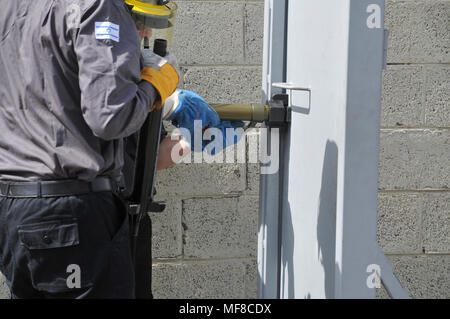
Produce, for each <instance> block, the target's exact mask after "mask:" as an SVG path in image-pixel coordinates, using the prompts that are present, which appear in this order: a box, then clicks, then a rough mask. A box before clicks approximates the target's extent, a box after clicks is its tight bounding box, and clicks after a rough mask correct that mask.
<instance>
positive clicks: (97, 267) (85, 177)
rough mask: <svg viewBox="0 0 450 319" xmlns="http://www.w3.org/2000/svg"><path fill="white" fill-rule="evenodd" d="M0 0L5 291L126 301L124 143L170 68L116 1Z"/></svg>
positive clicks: (172, 82) (129, 273)
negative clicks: (145, 44) (120, 190)
mask: <svg viewBox="0 0 450 319" xmlns="http://www.w3.org/2000/svg"><path fill="white" fill-rule="evenodd" d="M2 4H3V8H2V10H1V11H0V83H1V84H0V129H1V133H2V135H1V136H0V271H1V272H2V273H3V274H4V275H5V277H6V280H7V284H8V286H9V288H10V290H11V294H12V297H13V298H133V297H134V274H133V267H132V261H131V256H130V248H129V236H128V218H127V214H126V209H125V206H124V204H123V202H122V201H121V199H120V198H119V196H118V195H116V190H117V186H116V183H117V182H118V181H119V179H120V178H121V174H122V167H123V162H124V159H123V158H124V150H123V148H124V139H125V138H127V137H129V136H131V135H133V134H134V133H135V132H137V131H138V130H139V128H140V127H141V126H142V124H143V123H144V121H145V118H146V116H147V114H148V112H149V111H150V110H151V109H152V107H161V106H162V105H163V104H164V102H165V100H166V98H167V97H168V96H169V95H171V94H172V93H173V92H174V91H175V89H176V84H177V83H178V75H177V74H176V72H175V69H174V68H173V67H172V66H170V64H168V63H167V61H166V60H163V59H161V58H160V57H158V56H156V55H153V54H150V53H149V52H146V54H145V55H144V56H142V55H141V52H140V44H139V36H138V34H137V30H136V26H135V24H134V22H133V20H132V18H131V16H130V14H129V12H128V10H127V8H126V6H125V5H124V2H123V0H91V1H83V0H78V1H75V0H63V1H52V0H42V1H27V0H15V1H5V2H4V3H2ZM74 12H75V13H76V14H75V15H74V14H73V13H74ZM77 13H78V17H79V19H78V20H77V19H76V18H77ZM105 30H106V31H105ZM141 62H142V63H141ZM208 111H210V110H209V109H208ZM199 114H200V115H201V116H200V117H202V116H204V114H205V112H203V111H201V110H200V111H199ZM172 146H173V145H169V146H167V145H166V148H164V147H162V148H161V149H162V151H164V149H170V147H172ZM160 166H161V167H164V166H167V165H166V164H164V163H160Z"/></svg>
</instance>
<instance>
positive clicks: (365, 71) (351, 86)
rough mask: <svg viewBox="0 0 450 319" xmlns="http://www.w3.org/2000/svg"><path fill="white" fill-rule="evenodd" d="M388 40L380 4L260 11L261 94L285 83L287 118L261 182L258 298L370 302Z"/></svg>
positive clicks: (298, 3)
mask: <svg viewBox="0 0 450 319" xmlns="http://www.w3.org/2000/svg"><path fill="white" fill-rule="evenodd" d="M284 6H286V7H285V8H284V9H285V10H284V13H285V14H282V13H280V12H279V11H280V10H282V8H283V7H284ZM277 30H278V31H277ZM280 30H281V31H280ZM274 32H284V33H285V34H286V37H283V38H284V39H286V40H285V41H284V43H283V45H281V46H279V45H277V46H273V45H271V43H273V41H274V39H279V37H277V36H276V35H274ZM384 40H385V32H384V0H371V1H370V0H294V1H277V0H267V1H266V38H265V42H266V46H265V60H264V63H265V66H264V76H263V77H264V79H263V88H264V90H265V92H266V97H267V98H269V97H270V95H271V94H273V93H274V91H273V88H271V84H273V82H280V81H281V82H285V84H284V85H281V87H284V88H286V89H287V90H286V92H287V93H288V94H289V96H290V102H289V107H290V108H291V111H292V118H291V123H290V125H289V126H288V127H287V129H286V131H285V132H281V133H280V143H281V144H282V147H281V149H280V151H281V154H280V162H281V165H280V171H279V172H278V173H276V174H272V175H270V176H262V182H261V212H260V241H259V246H260V247H259V275H260V285H259V291H260V296H261V297H265V298H274V297H280V298H373V297H374V296H375V289H374V287H375V286H376V285H377V284H378V282H377V280H375V281H374V280H373V276H372V275H373V274H374V272H375V273H376V274H378V275H380V272H381V268H385V266H384V265H381V264H382V262H381V261H380V260H381V259H382V258H381V257H380V254H382V253H381V251H380V250H379V248H378V244H377V242H376V224H377V188H378V187H377V186H378V185H377V184H378V144H379V125H380V123H379V122H380V104H381V103H380V100H381V75H382V70H383V67H384V63H385V54H384V53H385V52H384V42H385V41H384ZM274 68H284V72H280V71H279V70H278V69H277V70H275V69H274ZM279 86H280V85H279ZM296 87H302V88H309V91H304V90H303V91H297V90H290V89H289V88H296ZM383 261H384V259H383ZM386 267H387V268H386V269H388V270H389V271H390V270H391V269H390V268H389V267H388V266H386Z"/></svg>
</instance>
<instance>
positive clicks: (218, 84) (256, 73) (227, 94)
mask: <svg viewBox="0 0 450 319" xmlns="http://www.w3.org/2000/svg"><path fill="white" fill-rule="evenodd" d="M261 74H262V70H261V68H260V67H255V66H250V67H249V66H241V67H209V68H205V67H190V68H188V69H187V71H186V73H185V76H184V88H185V89H186V90H192V91H195V92H197V93H198V94H199V95H200V96H202V97H204V98H205V99H206V100H207V101H208V102H209V103H224V104H228V103H260V102H261Z"/></svg>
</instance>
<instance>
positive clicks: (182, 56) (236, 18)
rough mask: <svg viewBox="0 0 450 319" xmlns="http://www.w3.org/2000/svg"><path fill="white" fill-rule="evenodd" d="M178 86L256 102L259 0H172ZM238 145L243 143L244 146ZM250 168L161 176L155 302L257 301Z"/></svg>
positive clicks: (189, 169) (253, 174) (193, 169)
mask: <svg viewBox="0 0 450 319" xmlns="http://www.w3.org/2000/svg"><path fill="white" fill-rule="evenodd" d="M177 3H178V5H179V15H178V18H177V19H178V20H177V25H178V28H177V29H176V31H175V34H174V43H175V45H174V50H173V51H174V53H175V55H176V56H177V58H178V62H179V63H180V66H181V69H182V72H183V84H182V85H183V87H184V88H185V89H188V90H193V91H196V92H198V93H199V94H200V95H201V96H203V97H204V98H205V99H206V100H207V101H209V102H211V103H252V102H257V103H258V102H260V101H261V71H262V40H263V26H264V21H263V17H264V1H263V0H260V1H183V0H181V1H177ZM241 143H246V141H245V140H242V141H241ZM258 180H259V176H258V174H257V167H256V165H255V164H245V163H244V164H181V165H176V166H175V167H172V168H170V169H168V170H165V171H162V172H160V173H159V174H158V184H157V189H158V194H159V195H158V196H159V197H160V198H161V199H169V203H170V204H169V207H170V209H169V214H170V215H169V216H168V215H167V214H166V213H163V214H152V215H151V216H152V218H153V221H154V236H155V240H154V244H153V248H154V262H153V275H154V277H153V280H154V281H153V290H154V295H155V298H255V297H256V277H257V270H256V251H257V232H258V229H257V225H258V208H259V206H258V198H259V197H258V192H259V187H258V186H259V181H258Z"/></svg>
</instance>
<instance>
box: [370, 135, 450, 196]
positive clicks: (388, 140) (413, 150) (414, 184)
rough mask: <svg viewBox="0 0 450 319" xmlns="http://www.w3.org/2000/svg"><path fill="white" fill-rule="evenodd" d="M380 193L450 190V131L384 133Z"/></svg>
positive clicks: (381, 149) (381, 148)
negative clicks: (386, 191)
mask: <svg viewBox="0 0 450 319" xmlns="http://www.w3.org/2000/svg"><path fill="white" fill-rule="evenodd" d="M380 142H381V145H380V167H379V185H380V186H379V187H380V189H382V190H384V189H409V190H416V189H427V188H432V189H448V188H450V170H449V169H448V168H449V167H450V130H382V132H381V141H380Z"/></svg>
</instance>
